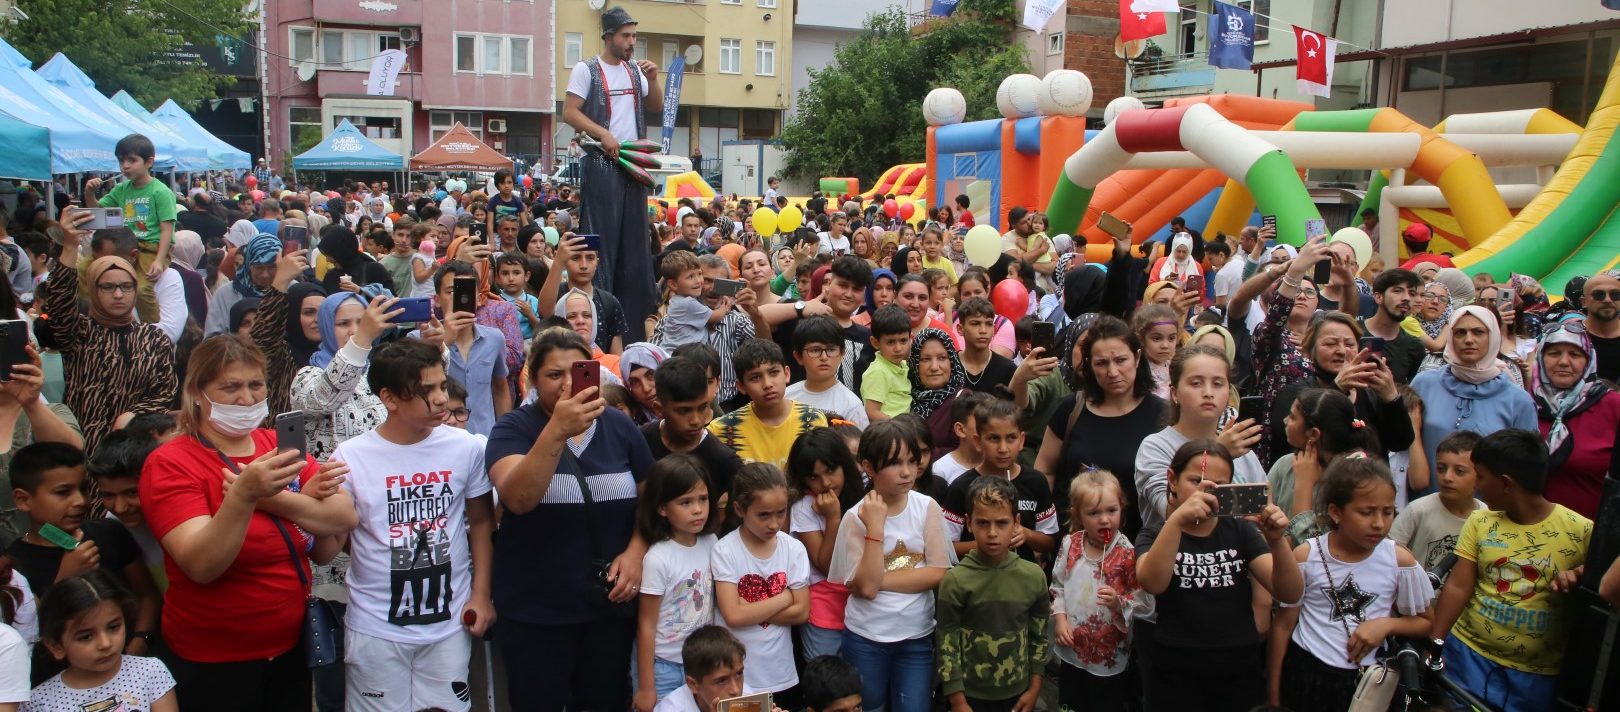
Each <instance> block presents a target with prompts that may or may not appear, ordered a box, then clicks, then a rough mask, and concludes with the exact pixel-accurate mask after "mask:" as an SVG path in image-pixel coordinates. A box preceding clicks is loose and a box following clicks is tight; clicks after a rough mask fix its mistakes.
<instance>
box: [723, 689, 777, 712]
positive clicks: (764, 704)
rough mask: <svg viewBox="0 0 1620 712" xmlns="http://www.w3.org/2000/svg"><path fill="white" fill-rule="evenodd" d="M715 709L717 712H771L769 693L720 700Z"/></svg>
mask: <svg viewBox="0 0 1620 712" xmlns="http://www.w3.org/2000/svg"><path fill="white" fill-rule="evenodd" d="M715 708H716V710H717V712H771V693H769V692H761V693H759V694H757V695H748V696H746V697H733V698H731V699H729V700H720V702H719V703H717V704H716V705H715Z"/></svg>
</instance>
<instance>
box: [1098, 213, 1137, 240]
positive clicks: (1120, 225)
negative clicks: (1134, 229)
mask: <svg viewBox="0 0 1620 712" xmlns="http://www.w3.org/2000/svg"><path fill="white" fill-rule="evenodd" d="M1097 229H1099V230H1102V231H1103V232H1106V233H1108V234H1110V235H1113V236H1114V238H1115V239H1118V238H1121V237H1124V236H1125V233H1126V231H1128V230H1130V229H1131V226H1129V225H1126V224H1125V221H1124V220H1120V219H1119V218H1116V217H1114V216H1113V215H1110V214H1108V213H1107V212H1104V213H1103V214H1101V215H1098V216H1097Z"/></svg>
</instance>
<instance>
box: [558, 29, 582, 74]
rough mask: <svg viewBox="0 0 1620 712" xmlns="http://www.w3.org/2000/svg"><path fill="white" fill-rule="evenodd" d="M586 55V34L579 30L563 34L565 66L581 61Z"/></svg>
mask: <svg viewBox="0 0 1620 712" xmlns="http://www.w3.org/2000/svg"><path fill="white" fill-rule="evenodd" d="M584 55H585V35H583V34H581V33H578V32H569V33H566V34H564V35H563V66H564V67H572V66H574V65H576V64H579V63H580V60H581V59H582V58H583V57H584Z"/></svg>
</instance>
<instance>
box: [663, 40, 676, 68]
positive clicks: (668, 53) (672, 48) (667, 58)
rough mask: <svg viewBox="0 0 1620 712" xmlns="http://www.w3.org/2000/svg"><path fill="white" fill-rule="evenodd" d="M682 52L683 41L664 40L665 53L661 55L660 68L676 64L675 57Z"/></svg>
mask: <svg viewBox="0 0 1620 712" xmlns="http://www.w3.org/2000/svg"><path fill="white" fill-rule="evenodd" d="M680 53H681V43H680V42H677V41H675V40H664V45H663V53H662V54H661V55H659V58H658V59H659V63H658V68H659V69H669V68H670V67H673V66H675V57H676V55H679V54H680Z"/></svg>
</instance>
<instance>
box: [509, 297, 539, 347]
mask: <svg viewBox="0 0 1620 712" xmlns="http://www.w3.org/2000/svg"><path fill="white" fill-rule="evenodd" d="M501 298H502V299H505V300H506V301H507V303H509V304H512V305H513V306H516V305H517V303H518V301H519V300H522V301H523V302H524V303H526V304H528V305H529V309H530V310H532V311H533V312H534V313H535V314H536V315H538V314H539V313H540V300H539V299H536V298H535V297H534V295H533V294H529V293H528V292H524V293H522V294H519V295H518V296H516V297H514V296H512V295H510V294H507V293H506V292H501ZM518 330H520V331H522V332H523V340H524V341H525V342H527V341H528V340H529V339H532V338H534V325H533V324H530V323H529V318H528V317H526V316H523V310H521V309H520V310H518Z"/></svg>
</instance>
